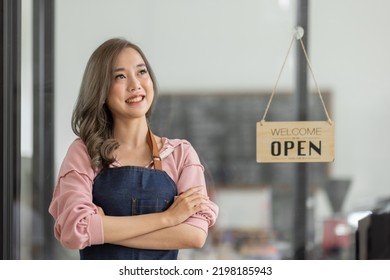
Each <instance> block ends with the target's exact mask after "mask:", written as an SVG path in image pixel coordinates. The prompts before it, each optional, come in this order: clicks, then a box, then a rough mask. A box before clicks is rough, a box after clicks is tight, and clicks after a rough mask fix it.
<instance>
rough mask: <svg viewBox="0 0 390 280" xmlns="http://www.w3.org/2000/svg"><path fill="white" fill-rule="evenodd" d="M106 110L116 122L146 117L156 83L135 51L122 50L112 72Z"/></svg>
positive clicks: (129, 49) (130, 49)
mask: <svg viewBox="0 0 390 280" xmlns="http://www.w3.org/2000/svg"><path fill="white" fill-rule="evenodd" d="M111 78H112V80H111V87H110V91H109V93H108V96H107V106H108V108H109V109H110V111H111V113H112V116H113V118H114V120H118V119H123V120H126V119H135V118H141V117H145V114H146V112H147V111H148V110H149V108H150V106H151V104H152V101H153V97H154V91H153V81H152V79H151V77H150V75H149V72H148V69H147V68H146V64H145V62H144V60H143V59H142V56H141V55H140V54H139V53H138V52H137V51H136V50H134V49H132V48H125V49H123V50H122V51H121V52H120V53H119V55H118V57H117V58H116V60H115V61H114V65H113V69H112V77H111Z"/></svg>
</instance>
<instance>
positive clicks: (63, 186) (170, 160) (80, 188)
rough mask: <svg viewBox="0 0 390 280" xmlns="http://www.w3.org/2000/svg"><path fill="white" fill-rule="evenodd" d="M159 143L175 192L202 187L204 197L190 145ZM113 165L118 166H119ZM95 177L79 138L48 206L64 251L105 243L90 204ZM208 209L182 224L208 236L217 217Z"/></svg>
mask: <svg viewBox="0 0 390 280" xmlns="http://www.w3.org/2000/svg"><path fill="white" fill-rule="evenodd" d="M162 140H163V147H162V149H161V151H160V156H161V158H162V163H163V169H164V171H165V172H167V174H168V175H169V176H170V177H171V178H172V179H173V181H174V182H175V183H176V186H177V193H178V194H180V193H181V192H184V191H185V190H187V189H188V188H190V187H194V186H199V185H202V186H205V187H204V189H203V193H204V194H206V193H207V189H206V183H205V177H204V173H203V172H204V168H203V166H202V164H201V163H200V161H199V157H198V155H197V153H196V151H195V150H194V148H193V147H192V146H191V144H190V143H189V142H188V141H186V140H179V139H174V140H172V139H168V138H162ZM114 165H115V166H118V165H119V166H120V163H118V162H116V163H115V164H114ZM113 168H114V167H113ZM97 174H98V173H97V172H95V171H94V170H93V169H92V168H91V165H90V157H89V155H88V153H87V148H86V146H85V145H84V143H83V141H82V140H81V139H76V140H75V141H74V142H73V143H72V144H71V145H70V147H69V149H68V152H67V154H66V156H65V158H64V161H63V162H62V165H61V168H60V171H59V175H58V181H57V184H56V186H55V189H54V193H53V198H52V201H51V203H50V207H49V212H50V214H51V215H52V216H53V217H54V219H55V225H54V233H55V237H56V238H57V239H58V240H59V241H60V242H61V244H62V245H63V246H64V247H66V248H69V249H82V248H84V247H86V246H91V245H94V244H103V242H104V236H103V224H102V220H101V217H100V215H99V214H98V213H97V206H96V205H95V204H93V202H92V187H93V181H94V178H95V176H96V175H97ZM208 206H209V210H208V211H204V212H199V213H196V214H195V215H193V216H191V217H190V218H188V219H187V220H186V221H185V223H186V224H190V225H192V226H195V227H198V228H200V229H202V230H204V231H205V232H206V233H207V232H208V228H209V227H211V226H213V225H214V224H215V221H216V219H217V217H218V206H217V205H216V204H215V203H213V202H210V203H209V205H208Z"/></svg>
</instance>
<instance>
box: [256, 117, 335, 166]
mask: <svg viewBox="0 0 390 280" xmlns="http://www.w3.org/2000/svg"><path fill="white" fill-rule="evenodd" d="M256 136H257V142H256V150H257V151H256V161H257V162H332V161H334V124H332V123H329V122H327V121H319V122H311V121H303V122H265V121H261V122H258V123H257V131H256Z"/></svg>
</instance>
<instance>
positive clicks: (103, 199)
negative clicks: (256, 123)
mask: <svg viewBox="0 0 390 280" xmlns="http://www.w3.org/2000/svg"><path fill="white" fill-rule="evenodd" d="M156 93H157V86H156V80H155V78H154V74H153V71H152V68H151V67H150V65H149V63H148V61H147V59H146V57H145V55H144V54H143V52H142V51H141V49H140V48H139V47H138V46H136V45H134V44H132V43H130V42H128V41H126V40H123V39H117V38H114V39H110V40H108V41H106V42H104V43H103V44H102V45H101V46H99V47H98V48H97V49H96V50H95V52H94V53H93V54H92V56H91V58H90V59H89V61H88V63H87V66H86V69H85V73H84V77H83V81H82V84H81V88H80V93H79V97H78V100H77V103H76V106H75V109H74V112H73V116H72V129H73V131H74V133H75V134H76V135H77V136H78V137H77V139H75V141H74V142H73V143H72V144H71V145H70V147H69V149H68V152H67V154H66V156H65V158H64V160H63V163H62V165H61V168H60V171H59V176H58V180H57V184H56V186H55V189H54V193H53V198H52V201H51V204H50V207H49V212H50V214H51V215H52V216H53V217H54V219H55V225H54V232H55V237H56V238H57V239H58V240H59V241H60V242H61V244H62V245H63V246H64V247H66V248H70V249H79V250H80V258H81V259H176V258H177V254H178V249H182V248H201V247H202V246H203V245H204V243H205V240H206V238H207V232H208V228H209V227H211V226H212V225H214V223H215V221H216V218H217V216H218V206H217V205H216V204H215V203H213V202H212V201H210V200H209V198H208V196H207V190H206V185H205V178H204V174H203V171H204V170H203V166H202V165H201V163H200V161H199V158H198V155H197V153H196V151H195V150H194V149H193V147H192V146H191V144H190V143H189V142H188V141H186V140H180V139H168V138H165V137H158V136H156V135H154V134H153V133H152V131H151V130H150V127H149V122H148V120H149V116H150V114H151V110H152V106H153V103H154V100H155V95H156Z"/></svg>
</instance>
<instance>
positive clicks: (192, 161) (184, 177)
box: [177, 142, 219, 233]
mask: <svg viewBox="0 0 390 280" xmlns="http://www.w3.org/2000/svg"><path fill="white" fill-rule="evenodd" d="M181 153H182V155H183V156H184V157H183V161H182V167H181V168H180V172H179V174H178V180H177V189H178V193H181V192H184V191H186V190H187V189H189V188H191V187H195V186H203V188H202V190H201V192H202V193H203V194H206V195H207V194H208V192H207V186H206V180H205V175H204V167H203V165H202V164H201V163H200V160H199V157H198V154H197V153H196V151H195V149H194V148H193V147H192V145H191V144H190V143H188V142H185V143H184V144H183V147H182V151H181ZM207 206H208V210H206V211H201V212H198V213H196V214H194V215H192V216H191V217H189V218H188V219H187V220H186V221H185V223H186V224H190V225H193V226H195V227H198V228H201V229H202V230H204V231H205V232H206V233H207V232H208V228H210V227H211V226H213V225H214V224H215V222H216V220H217V217H218V211H219V208H218V206H217V205H216V204H215V203H214V202H212V201H211V200H210V201H209V203H207Z"/></svg>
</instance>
